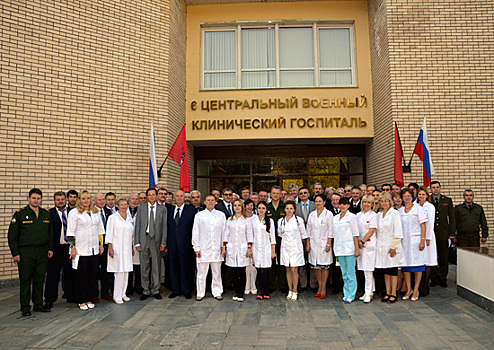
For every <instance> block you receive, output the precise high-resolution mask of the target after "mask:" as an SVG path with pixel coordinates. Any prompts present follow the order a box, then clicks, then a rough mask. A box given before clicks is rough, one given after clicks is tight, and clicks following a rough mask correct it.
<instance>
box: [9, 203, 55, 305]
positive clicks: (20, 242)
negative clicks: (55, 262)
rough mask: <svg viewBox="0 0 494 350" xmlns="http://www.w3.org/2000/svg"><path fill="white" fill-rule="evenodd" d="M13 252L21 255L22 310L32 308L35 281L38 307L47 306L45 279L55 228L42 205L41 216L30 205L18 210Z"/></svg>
mask: <svg viewBox="0 0 494 350" xmlns="http://www.w3.org/2000/svg"><path fill="white" fill-rule="evenodd" d="M8 240H9V247H10V251H11V253H12V256H14V257H15V256H17V255H20V261H19V264H18V269H19V280H20V301H21V311H22V312H28V311H30V309H31V305H30V299H31V284H32V289H33V295H32V300H33V304H34V310H40V309H41V308H42V306H43V281H44V279H45V273H46V268H47V266H48V251H53V228H52V221H51V216H50V213H49V212H48V211H47V210H45V209H43V208H39V212H38V217H37V216H36V213H35V212H34V211H33V210H32V209H31V207H30V206H29V205H28V206H26V207H25V208H22V209H20V210H18V211H17V212H16V213H15V214H14V216H13V217H12V220H11V222H10V226H9V233H8Z"/></svg>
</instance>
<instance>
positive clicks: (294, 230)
mask: <svg viewBox="0 0 494 350" xmlns="http://www.w3.org/2000/svg"><path fill="white" fill-rule="evenodd" d="M278 236H280V237H281V238H282V239H281V247H280V264H281V265H283V266H292V267H294V266H303V265H305V258H304V247H303V244H302V240H303V239H306V238H308V236H307V231H306V230H305V225H304V219H303V218H301V217H297V216H296V215H294V216H292V217H291V218H290V220H287V218H286V217H283V218H281V219H279V220H278Z"/></svg>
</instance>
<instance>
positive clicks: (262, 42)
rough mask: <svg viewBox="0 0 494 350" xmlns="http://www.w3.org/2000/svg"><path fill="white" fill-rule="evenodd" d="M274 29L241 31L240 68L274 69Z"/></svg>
mask: <svg viewBox="0 0 494 350" xmlns="http://www.w3.org/2000/svg"><path fill="white" fill-rule="evenodd" d="M274 40H275V38H274V28H252V29H242V68H243V69H244V68H247V69H249V68H274V67H275V44H274Z"/></svg>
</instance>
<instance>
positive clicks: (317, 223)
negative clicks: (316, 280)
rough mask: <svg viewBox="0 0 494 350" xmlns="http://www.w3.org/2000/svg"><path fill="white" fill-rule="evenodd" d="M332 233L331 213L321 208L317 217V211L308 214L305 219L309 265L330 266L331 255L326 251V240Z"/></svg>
mask: <svg viewBox="0 0 494 350" xmlns="http://www.w3.org/2000/svg"><path fill="white" fill-rule="evenodd" d="M332 232H333V213H331V212H330V211H329V210H327V209H326V208H323V210H322V212H321V215H319V217H318V216H317V209H316V210H314V211H313V212H311V213H310V214H309V218H308V219H307V235H308V236H309V238H310V252H309V264H311V265H313V266H317V265H331V263H332V262H333V254H332V253H331V250H330V251H329V252H327V251H326V245H327V244H328V238H329V236H330V233H332Z"/></svg>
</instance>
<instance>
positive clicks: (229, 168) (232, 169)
mask: <svg viewBox="0 0 494 350" xmlns="http://www.w3.org/2000/svg"><path fill="white" fill-rule="evenodd" d="M209 162H210V168H211V170H210V174H211V175H212V176H222V175H249V174H250V160H249V159H214V160H210V161H209Z"/></svg>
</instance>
